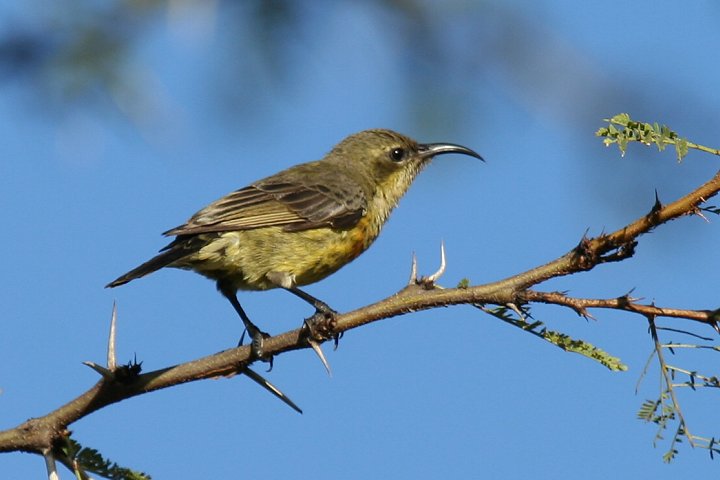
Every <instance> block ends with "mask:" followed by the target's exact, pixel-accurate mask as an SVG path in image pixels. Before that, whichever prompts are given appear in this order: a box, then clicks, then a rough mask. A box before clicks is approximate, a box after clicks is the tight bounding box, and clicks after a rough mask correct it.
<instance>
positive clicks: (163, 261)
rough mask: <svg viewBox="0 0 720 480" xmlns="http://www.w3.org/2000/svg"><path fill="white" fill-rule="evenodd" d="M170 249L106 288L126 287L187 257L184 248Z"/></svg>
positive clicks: (186, 251) (171, 246)
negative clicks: (129, 283)
mask: <svg viewBox="0 0 720 480" xmlns="http://www.w3.org/2000/svg"><path fill="white" fill-rule="evenodd" d="M168 247H169V248H168V249H167V250H165V251H163V252H162V253H160V254H158V255H156V256H154V257H153V258H151V259H150V260H148V261H147V262H145V263H143V264H142V265H140V266H139V267H136V268H133V269H132V270H130V271H129V272H127V273H126V274H124V275H121V276H119V277H118V278H116V279H115V280H113V281H112V282H110V283H108V284H107V285H105V288H113V287H119V286H120V285H125V284H126V283H128V282H129V281H131V280H135V279H136V278H140V277H144V276H145V275H148V274H150V273H152V272H154V271H156V270H160V269H161V268H163V267H167V266H168V265H170V264H171V263H173V262H174V261H176V260H179V259H181V258H182V257H184V256H185V255H187V254H188V253H191V252H188V250H186V249H184V248H179V246H178V247H173V245H172V244H171V245H169V246H168Z"/></svg>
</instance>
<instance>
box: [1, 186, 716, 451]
mask: <svg viewBox="0 0 720 480" xmlns="http://www.w3.org/2000/svg"><path fill="white" fill-rule="evenodd" d="M718 191H720V172H718V173H717V174H716V175H715V176H713V178H712V179H710V180H709V181H708V182H706V183H705V184H703V185H701V186H700V187H698V188H697V189H696V190H694V191H692V192H690V193H688V194H687V195H685V196H684V197H682V198H680V199H678V200H676V201H674V202H672V203H669V204H667V205H662V204H660V202H659V201H656V202H655V204H654V205H653V207H652V208H651V210H650V211H649V212H648V213H647V214H645V215H643V216H641V217H639V218H638V219H637V220H635V221H633V222H631V223H630V224H628V225H626V226H624V227H622V228H619V229H618V230H616V231H614V232H612V233H609V234H601V235H599V236H596V237H592V238H588V237H583V238H582V240H581V241H580V242H579V244H578V245H577V246H575V247H574V248H572V249H571V250H570V251H569V252H568V253H566V254H565V255H562V256H561V257H559V258H557V259H555V260H553V261H551V262H549V263H546V264H544V265H541V266H538V267H536V268H533V269H531V270H528V271H526V272H523V273H520V274H517V275H514V276H511V277H509V278H506V279H503V280H500V281H497V282H493V283H488V284H485V285H477V286H461V287H459V288H440V287H438V286H437V285H436V284H435V282H436V281H437V279H438V278H439V277H440V275H441V274H442V272H443V270H444V264H445V263H444V248H443V251H442V259H443V261H442V265H441V267H440V269H439V270H438V271H437V272H436V273H435V274H433V275H430V276H429V277H422V278H418V277H417V269H416V265H415V262H413V273H412V278H411V282H410V284H409V285H407V286H406V287H404V288H403V289H402V290H400V291H399V292H397V293H396V294H395V295H392V296H390V297H388V298H386V299H384V300H381V301H378V302H377V303H374V304H371V305H368V306H365V307H362V308H359V309H357V310H354V311H351V312H347V313H343V314H338V315H336V316H335V317H333V318H327V319H325V320H322V321H315V323H314V325H313V332H312V339H313V341H315V342H323V341H327V340H329V339H332V338H337V336H338V335H341V334H342V333H343V332H345V331H348V330H351V329H354V328H358V327H360V326H363V325H366V324H369V323H372V322H375V321H379V320H383V319H388V318H391V317H394V316H397V315H403V314H406V313H410V312H414V311H419V310H426V309H431V308H437V307H441V306H450V305H459V304H472V305H498V306H509V307H514V308H515V309H517V308H518V307H517V306H523V305H528V304H531V303H545V304H554V305H558V306H563V307H567V308H570V309H572V310H574V311H575V312H577V313H578V314H579V315H582V316H585V317H590V314H589V312H588V309H615V310H622V311H627V312H632V313H637V314H640V315H642V316H644V317H645V318H648V319H650V318H653V319H654V318H655V317H670V318H674V319H685V320H690V321H693V322H700V323H704V324H706V325H709V326H711V327H713V328H714V329H715V330H716V331H720V330H719V327H718V322H719V321H720V313H719V311H718V310H683V309H676V308H664V307H657V306H655V305H645V304H641V303H638V299H635V298H631V297H630V296H629V295H624V296H620V297H617V298H612V299H591V298H574V297H570V296H568V295H565V294H563V293H559V292H540V291H536V290H533V289H531V287H533V286H536V285H538V284H541V283H543V282H545V281H547V280H549V279H551V278H556V277H561V276H565V275H571V274H575V273H578V272H583V271H588V270H591V269H593V268H594V267H596V266H597V265H600V264H603V263H609V262H619V261H623V260H626V259H628V258H630V257H632V255H633V253H634V252H635V249H636V248H637V246H638V241H639V238H640V237H641V236H642V235H643V234H645V233H648V232H650V231H651V230H653V229H654V228H657V227H658V226H660V225H662V224H664V223H667V222H669V221H671V220H674V219H677V218H680V217H683V216H690V215H699V216H702V210H701V205H703V204H704V203H705V202H707V200H708V199H710V198H712V197H713V196H715V195H716V194H717V193H718ZM703 218H704V217H703ZM113 318H115V315H114V316H113ZM112 331H113V332H114V320H113V328H112ZM655 333H656V331H655ZM114 344H115V335H114V333H112V334H111V339H110V342H109V349H108V366H107V367H101V366H99V365H96V364H93V363H89V365H90V366H91V367H92V368H93V369H95V370H96V371H97V372H98V373H100V375H101V378H100V380H99V381H98V382H97V383H96V384H95V385H94V386H93V387H91V388H90V389H89V390H88V391H86V392H84V393H82V394H81V395H79V396H78V397H77V398H75V399H73V400H71V401H70V402H68V403H67V404H65V405H63V406H61V407H59V408H57V409H56V410H54V411H52V412H49V413H47V414H46V415H44V416H40V417H37V418H32V419H30V420H28V421H26V422H24V423H22V424H20V425H18V426H16V427H14V428H11V429H8V430H5V431H0V452H11V451H24V452H32V453H36V454H39V455H43V456H45V458H46V459H48V462H50V460H51V457H49V456H48V453H49V452H55V454H56V455H57V454H58V449H59V447H60V446H61V445H63V444H64V442H65V440H66V439H67V437H68V435H69V434H68V430H67V428H68V426H69V425H71V424H72V423H74V422H76V421H77V420H79V419H81V418H83V417H86V416H88V415H90V414H91V413H93V412H95V411H96V410H99V409H101V408H104V407H106V406H108V405H111V404H113V403H117V402H120V401H122V400H126V399H129V398H132V397H134V396H138V395H142V394H146V393H150V392H153V391H155V390H160V389H164V388H169V387H172V386H175V385H179V384H182V383H187V382H192V381H197V380H202V379H208V378H217V377H223V376H232V375H235V374H238V373H246V372H248V367H249V366H250V365H251V364H252V363H253V362H255V361H257V360H258V359H256V358H253V357H252V353H251V349H250V347H249V346H241V347H238V348H233V349H230V350H226V351H222V352H219V353H216V354H213V355H209V356H207V357H203V358H199V359H197V360H193V361H190V362H186V363H182V364H179V365H175V366H171V367H168V368H164V369H160V370H156V371H152V372H148V373H140V368H139V364H132V365H128V366H120V367H117V366H116V365H115V359H114V357H115V355H114ZM311 347H312V343H311V342H308V336H307V332H305V331H304V329H303V328H299V329H295V330H291V331H288V332H285V333H282V334H279V335H276V336H273V337H270V338H267V339H266V340H265V343H264V351H265V352H266V355H267V356H268V357H270V356H275V355H280V354H282V353H284V352H288V351H291V350H298V349H303V348H311ZM659 353H660V350H659V349H658V354H659ZM328 369H329V367H328ZM253 373H254V372H253ZM255 375H257V374H255ZM260 378H262V377H260ZM256 381H257V380H256ZM270 387H272V386H271V385H270ZM266 388H267V387H266ZM273 388H275V387H272V388H269V389H270V390H272V389H273ZM278 392H279V390H278ZM281 395H282V393H281V392H280V394H279V395H278V396H281ZM281 398H282V397H281ZM683 429H684V431H685V432H687V429H686V427H685V425H684V424H683ZM61 460H62V459H61ZM48 465H50V463H48Z"/></svg>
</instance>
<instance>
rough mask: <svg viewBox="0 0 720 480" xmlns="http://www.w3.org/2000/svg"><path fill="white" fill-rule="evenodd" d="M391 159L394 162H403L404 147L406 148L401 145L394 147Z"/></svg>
mask: <svg viewBox="0 0 720 480" xmlns="http://www.w3.org/2000/svg"><path fill="white" fill-rule="evenodd" d="M390 159H391V160H392V161H393V162H401V161H402V160H404V159H405V149H404V148H400V147H398V148H393V149H392V150H391V151H390Z"/></svg>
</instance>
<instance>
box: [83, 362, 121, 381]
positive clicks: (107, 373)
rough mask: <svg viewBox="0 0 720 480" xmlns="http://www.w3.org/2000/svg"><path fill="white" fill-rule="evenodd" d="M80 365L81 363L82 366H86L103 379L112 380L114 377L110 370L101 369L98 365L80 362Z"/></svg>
mask: <svg viewBox="0 0 720 480" xmlns="http://www.w3.org/2000/svg"><path fill="white" fill-rule="evenodd" d="M82 363H83V365H87V366H88V367H90V368H92V369H93V370H95V371H96V372H97V373H99V374H100V375H102V377H103V378H106V379H108V380H112V379H113V378H115V375H114V374H113V372H112V371H111V370H108V369H107V368H105V367H103V366H102V365H98V364H97V363H95V362H82Z"/></svg>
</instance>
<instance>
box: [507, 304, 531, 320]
mask: <svg viewBox="0 0 720 480" xmlns="http://www.w3.org/2000/svg"><path fill="white" fill-rule="evenodd" d="M505 306H506V307H508V308H509V309H510V310H512V311H513V312H515V313H516V314H517V316H518V317H520V319H521V320H524V321H527V316H526V315H525V314H524V313H523V311H522V310H520V308H518V306H517V305H515V304H514V303H506V304H505Z"/></svg>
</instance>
